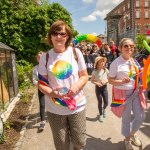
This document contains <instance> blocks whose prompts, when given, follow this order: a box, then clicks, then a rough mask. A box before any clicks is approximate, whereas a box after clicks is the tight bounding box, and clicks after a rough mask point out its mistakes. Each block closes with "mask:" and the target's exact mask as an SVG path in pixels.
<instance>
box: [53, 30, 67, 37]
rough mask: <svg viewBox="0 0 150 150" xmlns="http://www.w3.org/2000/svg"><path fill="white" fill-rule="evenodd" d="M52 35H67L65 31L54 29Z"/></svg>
mask: <svg viewBox="0 0 150 150" xmlns="http://www.w3.org/2000/svg"><path fill="white" fill-rule="evenodd" d="M51 35H52V36H58V35H59V36H61V37H66V36H67V33H66V32H57V31H54V32H52V33H51Z"/></svg>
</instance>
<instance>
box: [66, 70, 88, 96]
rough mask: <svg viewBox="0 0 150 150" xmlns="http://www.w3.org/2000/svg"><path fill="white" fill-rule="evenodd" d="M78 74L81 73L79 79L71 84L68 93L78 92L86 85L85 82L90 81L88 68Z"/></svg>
mask: <svg viewBox="0 0 150 150" xmlns="http://www.w3.org/2000/svg"><path fill="white" fill-rule="evenodd" d="M78 74H79V80H78V81H77V82H76V83H75V84H73V85H72V86H71V88H70V89H69V92H68V95H74V94H76V93H77V92H78V91H80V90H81V89H83V87H84V86H85V84H86V83H87V81H88V78H89V77H88V73H87V70H86V69H85V70H82V71H79V73H78Z"/></svg>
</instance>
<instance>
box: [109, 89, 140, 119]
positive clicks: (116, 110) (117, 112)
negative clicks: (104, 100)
mask: <svg viewBox="0 0 150 150" xmlns="http://www.w3.org/2000/svg"><path fill="white" fill-rule="evenodd" d="M119 91H120V92H122V94H123V95H122V94H121V95H122V96H123V98H124V103H122V104H120V105H118V106H117V105H116V106H114V105H112V104H111V111H112V112H113V114H114V115H115V116H117V117H118V118H121V117H122V114H123V111H124V109H125V106H126V105H127V104H128V103H131V102H132V101H133V100H134V99H135V95H137V92H138V89H136V90H134V92H133V93H132V95H131V96H130V97H129V98H127V99H125V98H126V96H125V91H124V90H120V89H117V92H118V93H119ZM118 93H116V95H120V94H118ZM129 99H130V100H129ZM112 103H113V102H112Z"/></svg>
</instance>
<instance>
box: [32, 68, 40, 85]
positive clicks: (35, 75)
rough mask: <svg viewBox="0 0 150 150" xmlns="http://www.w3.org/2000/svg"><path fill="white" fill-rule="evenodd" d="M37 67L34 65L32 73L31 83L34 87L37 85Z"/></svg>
mask: <svg viewBox="0 0 150 150" xmlns="http://www.w3.org/2000/svg"><path fill="white" fill-rule="evenodd" d="M38 66H39V65H36V66H35V67H34V68H33V72H32V81H33V84H34V85H36V86H37V84H38Z"/></svg>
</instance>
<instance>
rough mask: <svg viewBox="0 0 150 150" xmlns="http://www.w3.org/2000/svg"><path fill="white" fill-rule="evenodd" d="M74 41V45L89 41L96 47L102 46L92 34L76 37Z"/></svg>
mask: <svg viewBox="0 0 150 150" xmlns="http://www.w3.org/2000/svg"><path fill="white" fill-rule="evenodd" d="M75 40H76V44H77V43H79V42H81V41H90V42H93V43H96V44H97V45H98V47H101V45H102V42H101V40H100V39H99V38H98V37H97V36H95V35H92V34H82V35H80V36H77V37H76V38H75ZM76 44H75V45H76Z"/></svg>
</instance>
